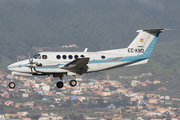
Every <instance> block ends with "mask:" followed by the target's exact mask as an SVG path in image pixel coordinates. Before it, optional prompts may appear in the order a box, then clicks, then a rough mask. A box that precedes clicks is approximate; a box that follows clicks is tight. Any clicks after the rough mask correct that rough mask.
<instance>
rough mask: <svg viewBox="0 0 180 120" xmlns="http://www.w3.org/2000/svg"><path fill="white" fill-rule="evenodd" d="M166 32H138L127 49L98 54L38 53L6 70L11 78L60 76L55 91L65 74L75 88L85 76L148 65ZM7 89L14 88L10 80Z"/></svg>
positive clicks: (152, 30)
mask: <svg viewBox="0 0 180 120" xmlns="http://www.w3.org/2000/svg"><path fill="white" fill-rule="evenodd" d="M165 30H167V29H144V30H137V32H138V33H139V34H138V35H137V36H136V38H135V39H134V40H133V41H132V42H131V44H130V45H129V46H128V47H127V48H122V49H113V50H105V51H97V52H87V48H86V49H85V50H84V51H83V52H40V53H38V54H36V55H34V56H33V57H31V58H30V55H29V59H26V60H22V61H18V62H15V63H13V64H11V65H9V66H8V67H7V69H8V70H10V71H11V73H12V76H14V75H22V76H42V75H48V76H49V75H53V77H59V78H60V81H59V82H57V83H56V86H57V88H62V87H63V86H64V83H63V81H62V77H63V76H64V75H67V76H72V77H73V80H70V81H69V85H70V86H71V87H74V86H76V84H77V81H76V78H77V76H78V75H82V74H84V73H91V72H98V71H103V70H108V69H113V68H117V67H128V66H134V65H140V64H145V63H147V62H148V60H149V57H150V55H151V53H152V50H153V48H154V46H155V43H156V41H157V39H158V36H159V34H160V33H161V32H163V31H165ZM9 88H11V89H13V88H15V83H14V82H13V81H11V82H10V83H9Z"/></svg>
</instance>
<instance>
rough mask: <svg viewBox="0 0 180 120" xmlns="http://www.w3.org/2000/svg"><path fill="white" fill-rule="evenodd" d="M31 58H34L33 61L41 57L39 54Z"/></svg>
mask: <svg viewBox="0 0 180 120" xmlns="http://www.w3.org/2000/svg"><path fill="white" fill-rule="evenodd" d="M33 58H35V59H41V55H40V54H36V55H34V57H33Z"/></svg>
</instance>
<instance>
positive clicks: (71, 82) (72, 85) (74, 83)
mask: <svg viewBox="0 0 180 120" xmlns="http://www.w3.org/2000/svg"><path fill="white" fill-rule="evenodd" d="M69 85H70V86H71V87H74V86H76V85H77V81H76V80H70V81H69Z"/></svg>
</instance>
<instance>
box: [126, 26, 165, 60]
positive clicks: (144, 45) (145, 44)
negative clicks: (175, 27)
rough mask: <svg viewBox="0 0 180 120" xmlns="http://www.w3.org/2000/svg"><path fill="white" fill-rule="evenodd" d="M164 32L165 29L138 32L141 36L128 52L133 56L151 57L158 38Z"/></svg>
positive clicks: (138, 36)
mask: <svg viewBox="0 0 180 120" xmlns="http://www.w3.org/2000/svg"><path fill="white" fill-rule="evenodd" d="M163 31H165V29H148V30H138V31H137V32H139V34H138V35H137V37H136V38H135V39H134V40H133V42H132V43H131V44H130V45H129V46H128V48H127V52H128V53H130V54H131V55H133V56H138V55H142V56H144V57H147V58H148V57H150V55H151V52H152V50H153V48H154V45H155V44H156V41H157V39H158V36H159V34H160V33H161V32H163Z"/></svg>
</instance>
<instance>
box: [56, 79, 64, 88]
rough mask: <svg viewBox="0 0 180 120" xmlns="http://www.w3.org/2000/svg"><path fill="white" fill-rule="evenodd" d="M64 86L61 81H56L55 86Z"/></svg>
mask: <svg viewBox="0 0 180 120" xmlns="http://www.w3.org/2000/svg"><path fill="white" fill-rule="evenodd" d="M63 86H64V83H63V82H62V81H60V82H57V83H56V87H57V88H62V87H63Z"/></svg>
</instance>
